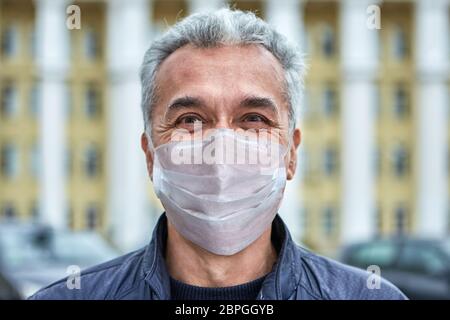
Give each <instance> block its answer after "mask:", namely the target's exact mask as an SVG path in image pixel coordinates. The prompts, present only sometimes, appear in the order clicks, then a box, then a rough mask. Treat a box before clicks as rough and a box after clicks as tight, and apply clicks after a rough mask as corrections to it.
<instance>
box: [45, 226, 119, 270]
mask: <svg viewBox="0 0 450 320" xmlns="http://www.w3.org/2000/svg"><path fill="white" fill-rule="evenodd" d="M52 252H53V258H54V259H56V260H57V261H58V262H60V263H66V264H76V265H80V266H83V267H84V266H90V265H94V264H98V263H101V262H105V261H107V260H110V259H113V258H115V257H117V256H118V253H117V252H116V251H115V250H113V249H112V248H111V247H110V246H109V245H108V244H107V243H106V242H105V241H104V240H103V239H102V238H101V237H100V236H98V235H96V234H87V233H57V234H56V235H55V237H54V239H53V246H52Z"/></svg>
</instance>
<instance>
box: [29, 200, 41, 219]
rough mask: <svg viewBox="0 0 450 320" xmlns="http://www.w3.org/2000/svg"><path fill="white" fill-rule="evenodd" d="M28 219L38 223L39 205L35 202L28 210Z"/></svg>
mask: <svg viewBox="0 0 450 320" xmlns="http://www.w3.org/2000/svg"><path fill="white" fill-rule="evenodd" d="M30 217H31V219H32V220H34V221H38V219H39V205H38V203H37V202H34V203H33V204H32V205H31V208H30Z"/></svg>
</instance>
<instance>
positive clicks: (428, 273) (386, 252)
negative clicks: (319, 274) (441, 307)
mask: <svg viewBox="0 0 450 320" xmlns="http://www.w3.org/2000/svg"><path fill="white" fill-rule="evenodd" d="M340 258H341V261H342V262H344V263H347V264H349V265H353V266H356V267H359V268H363V269H367V267H368V266H370V265H377V266H379V267H380V269H381V276H382V277H383V278H385V279H387V280H389V281H391V282H392V283H393V284H394V285H396V286H397V287H398V288H399V289H400V290H402V291H403V292H404V293H405V294H406V295H407V296H408V298H410V299H450V240H432V239H413V238H391V239H379V240H374V241H369V242H365V243H358V244H353V245H349V246H347V247H345V248H343V250H342V252H341V255H340Z"/></svg>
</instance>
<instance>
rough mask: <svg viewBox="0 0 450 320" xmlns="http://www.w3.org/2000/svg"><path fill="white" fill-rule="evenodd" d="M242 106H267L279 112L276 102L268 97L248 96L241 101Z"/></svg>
mask: <svg viewBox="0 0 450 320" xmlns="http://www.w3.org/2000/svg"><path fill="white" fill-rule="evenodd" d="M240 106H241V107H246V108H267V109H271V111H273V112H275V113H277V112H278V108H277V105H276V103H275V102H274V101H273V100H272V99H271V98H267V97H259V96H247V97H245V98H244V100H242V101H241V103H240Z"/></svg>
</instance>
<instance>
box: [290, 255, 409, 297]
mask: <svg viewBox="0 0 450 320" xmlns="http://www.w3.org/2000/svg"><path fill="white" fill-rule="evenodd" d="M297 250H299V251H300V255H299V256H300V259H301V268H302V270H301V275H302V276H301V278H300V284H299V289H300V291H302V290H303V291H304V292H306V294H307V295H309V298H310V299H331V300H405V299H407V297H406V296H405V295H404V294H403V293H402V292H401V291H400V290H399V289H398V288H397V287H395V286H394V285H393V284H392V283H390V282H389V281H387V280H385V279H383V278H378V279H377V278H374V275H373V274H372V273H370V272H368V271H365V270H362V269H358V268H355V267H351V266H348V265H345V264H342V263H340V262H338V261H335V260H333V259H330V258H326V257H323V256H320V255H317V254H315V253H312V252H310V251H308V250H306V249H303V248H300V247H297ZM371 280H374V281H376V282H377V284H379V285H375V286H373V285H370V284H371Z"/></svg>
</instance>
